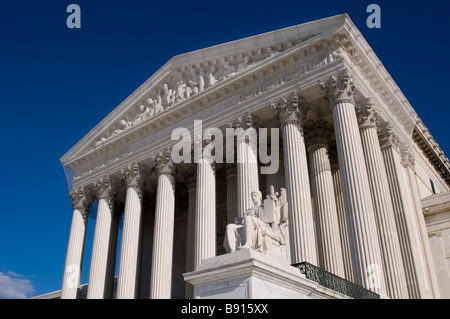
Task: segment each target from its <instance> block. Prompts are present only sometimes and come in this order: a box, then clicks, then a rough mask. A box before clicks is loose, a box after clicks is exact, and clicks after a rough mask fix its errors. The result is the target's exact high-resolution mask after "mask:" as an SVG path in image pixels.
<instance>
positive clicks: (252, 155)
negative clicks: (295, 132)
mask: <svg viewBox="0 0 450 319" xmlns="http://www.w3.org/2000/svg"><path fill="white" fill-rule="evenodd" d="M257 125H258V118H257V117H255V116H253V115H252V114H251V113H250V112H249V113H247V114H246V115H245V116H243V117H238V118H237V119H236V120H235V121H233V122H231V123H229V126H231V127H232V128H234V129H235V132H237V147H236V148H237V210H238V213H237V215H238V216H239V217H243V215H244V212H245V211H246V210H247V209H249V208H251V207H253V201H252V197H251V192H252V191H253V190H259V179H258V160H257V151H258V150H257Z"/></svg>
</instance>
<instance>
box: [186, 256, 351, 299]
mask: <svg viewBox="0 0 450 319" xmlns="http://www.w3.org/2000/svg"><path fill="white" fill-rule="evenodd" d="M183 276H184V280H185V281H187V282H189V283H191V284H192V285H193V286H194V297H195V298H198V299H203V298H204V299H303V298H313V299H316V298H317V299H334V298H339V299H341V298H348V297H346V296H344V295H342V294H339V293H337V292H334V291H332V290H330V289H327V288H325V287H322V286H319V285H318V284H317V283H316V282H314V281H311V280H309V279H306V278H305V276H304V275H303V274H301V273H300V270H299V269H297V268H295V267H292V266H291V265H289V264H287V263H285V262H282V261H280V260H279V259H275V258H273V257H270V256H267V255H264V254H262V253H259V252H257V251H255V250H252V249H241V250H238V251H235V252H233V253H230V254H225V255H220V256H217V257H213V258H209V259H205V260H204V261H203V262H202V264H201V265H199V266H198V267H197V269H196V270H195V271H192V272H189V273H185V274H183Z"/></svg>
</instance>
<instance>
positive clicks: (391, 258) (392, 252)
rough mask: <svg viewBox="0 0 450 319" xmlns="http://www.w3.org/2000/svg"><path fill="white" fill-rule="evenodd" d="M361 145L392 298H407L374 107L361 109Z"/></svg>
mask: <svg viewBox="0 0 450 319" xmlns="http://www.w3.org/2000/svg"><path fill="white" fill-rule="evenodd" d="M358 120H359V124H360V131H361V142H362V146H363V152H364V158H365V161H366V166H367V173H368V177H369V184H370V189H371V195H372V202H373V206H374V210H375V217H376V222H377V226H378V236H379V242H380V248H381V253H382V257H383V264H384V274H385V279H386V288H387V293H388V296H389V297H391V298H396V299H398V298H406V297H407V294H408V292H407V287H406V278H405V271H404V268H403V262H402V258H401V257H402V256H401V250H400V243H399V238H398V233H397V227H396V223H395V217H394V208H393V206H392V200H391V196H390V192H389V185H388V180H387V174H386V168H385V165H384V162H383V156H382V154H381V148H380V143H379V140H378V132H377V127H376V121H377V114H376V112H375V110H374V108H373V105H372V104H371V103H370V102H369V103H364V104H363V105H361V107H360V108H359V109H358Z"/></svg>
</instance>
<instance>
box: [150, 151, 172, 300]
mask: <svg viewBox="0 0 450 319" xmlns="http://www.w3.org/2000/svg"><path fill="white" fill-rule="evenodd" d="M154 162H155V167H156V169H157V172H158V187H157V193H156V208H155V225H154V237H153V255H152V273H151V289H150V298H151V299H169V298H171V293H172V291H171V288H172V258H173V257H172V254H173V235H174V225H175V224H174V223H175V176H174V174H175V167H174V163H173V162H172V160H171V159H170V151H167V152H166V153H165V154H161V155H159V156H157V157H155V159H154Z"/></svg>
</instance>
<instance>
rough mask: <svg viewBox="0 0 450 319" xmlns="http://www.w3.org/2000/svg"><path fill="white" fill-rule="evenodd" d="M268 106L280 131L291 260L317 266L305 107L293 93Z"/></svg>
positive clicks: (293, 262)
mask: <svg viewBox="0 0 450 319" xmlns="http://www.w3.org/2000/svg"><path fill="white" fill-rule="evenodd" d="M272 107H273V108H274V109H275V111H276V112H277V113H278V116H279V119H280V120H281V125H282V130H283V151H284V167H285V178H286V193H287V202H288V207H289V216H288V218H289V237H290V238H289V243H290V252H291V263H292V264H295V263H300V262H303V261H306V262H309V263H311V264H313V265H317V264H318V263H317V248H316V238H315V231H314V220H313V211H312V202H311V191H310V185H309V174H308V165H307V157H306V148H305V142H304V138H303V131H302V127H301V125H302V122H303V121H304V118H305V116H306V112H307V111H308V108H307V107H306V105H304V103H303V101H301V105H300V103H299V97H298V96H297V94H296V93H294V94H293V96H291V97H288V98H282V99H281V101H280V102H279V103H277V104H273V105H272Z"/></svg>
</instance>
